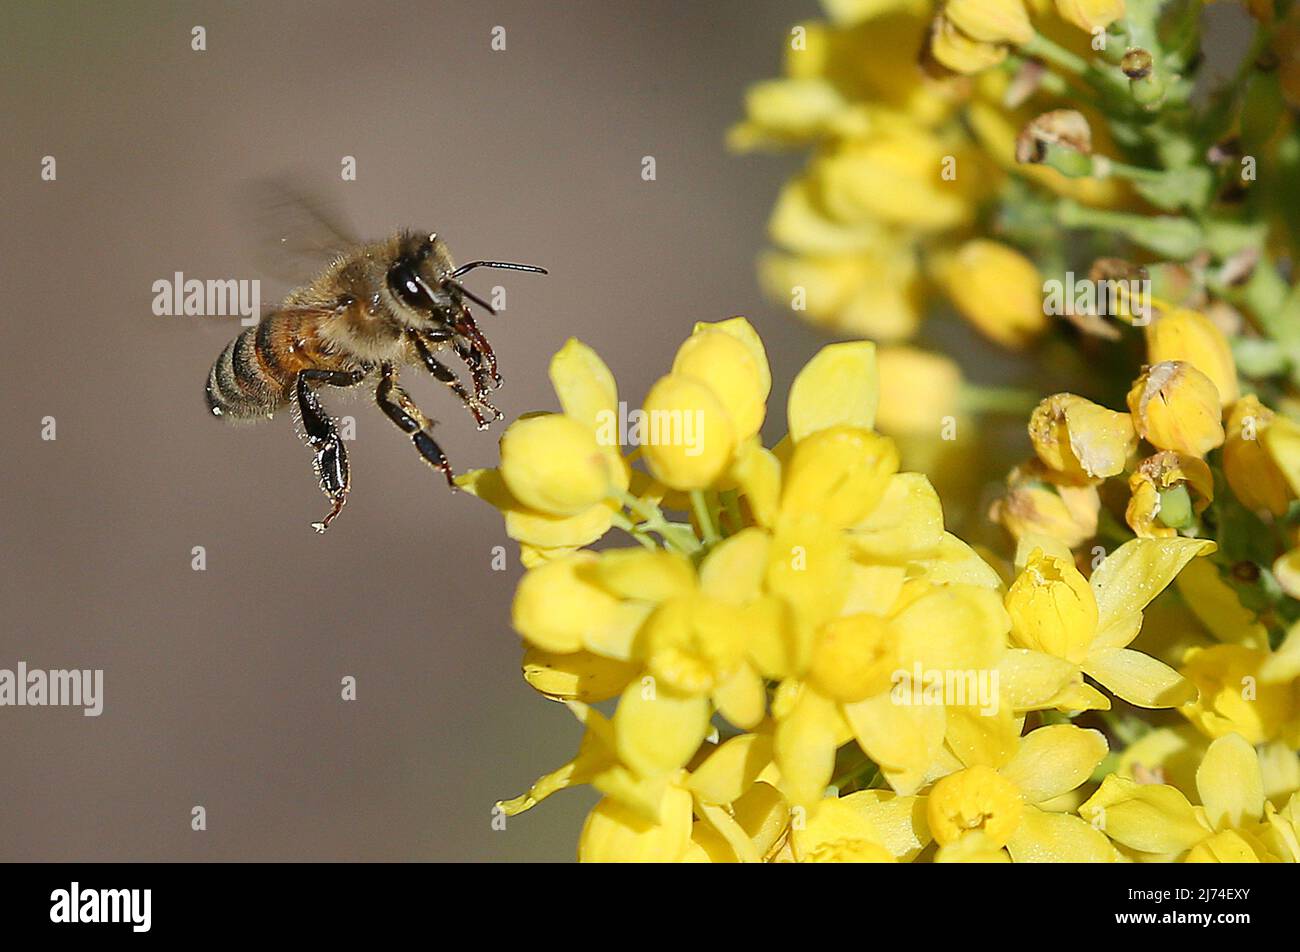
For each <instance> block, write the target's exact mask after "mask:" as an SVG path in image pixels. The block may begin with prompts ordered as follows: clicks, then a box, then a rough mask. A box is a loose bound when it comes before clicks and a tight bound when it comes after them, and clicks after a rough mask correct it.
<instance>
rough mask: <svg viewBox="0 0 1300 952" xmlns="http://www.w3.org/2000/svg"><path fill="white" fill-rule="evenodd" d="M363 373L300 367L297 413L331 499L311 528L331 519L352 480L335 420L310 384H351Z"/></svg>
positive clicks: (326, 524)
mask: <svg viewBox="0 0 1300 952" xmlns="http://www.w3.org/2000/svg"><path fill="white" fill-rule="evenodd" d="M364 377H365V374H364V373H362V372H361V371H343V370H316V369H309V370H303V371H301V372H300V373H299V374H298V379H297V382H296V384H295V391H296V394H297V398H298V415H299V417H300V418H301V419H302V428H303V430H304V431H305V432H306V434H307V442H308V443H309V444H310V445H311V448H312V449H313V450H315V451H316V456H315V458H314V459H313V460H312V468H313V469H315V471H316V478H317V479H318V480H320V488H321V492H323V493H324V494H325V496H326V498H328V499H329V501H330V511H329V512H328V513H327V514H326V515H325V518H324V519H322V520H321V521H320V522H313V523H312V528H313V529H315V530H316V531H317V532H324V531H325V530H326V529H328V528H329V527H330V523H331V522H333V521H334V519H335V517H336V516H337V515H338V514H339V513H340V512H341V511H342V510H343V504H344V503H346V502H347V494H348V487H349V485H350V483H351V470H350V469H349V468H348V452H347V450H346V449H344V447H343V439H342V438H341V437H340V436H339V431H338V428H337V427H336V426H335V425H334V420H333V419H331V417H330V415H329V414H328V413H326V412H325V410H324V408H323V407H322V406H321V404H320V400H319V399H317V397H316V393H315V391H313V390H312V388H311V384H312V383H313V382H315V381H319V382H322V383H326V384H329V385H330V386H334V387H351V386H355V385H356V384H358V383H360V382H361V381H362V379H364Z"/></svg>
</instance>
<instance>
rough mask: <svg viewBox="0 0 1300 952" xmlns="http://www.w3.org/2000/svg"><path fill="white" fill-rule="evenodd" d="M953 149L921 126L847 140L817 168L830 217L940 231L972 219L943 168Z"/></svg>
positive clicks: (964, 198) (847, 221)
mask: <svg viewBox="0 0 1300 952" xmlns="http://www.w3.org/2000/svg"><path fill="white" fill-rule="evenodd" d="M951 152H952V146H951V145H950V144H948V143H945V142H944V140H943V139H941V138H940V137H939V136H937V135H935V134H933V133H932V132H930V131H929V130H928V129H925V128H923V127H921V126H919V125H916V124H908V125H901V124H900V125H897V126H890V127H888V128H886V129H881V130H879V131H876V132H875V133H874V134H873V135H871V136H870V137H868V138H865V139H861V140H852V141H844V142H842V143H840V144H838V145H837V146H835V147H834V148H833V149H832V150H831V151H828V152H827V153H826V154H825V155H823V156H821V157H820V158H818V160H817V162H816V164H815V165H814V166H813V168H814V170H815V174H816V180H817V183H818V185H819V186H820V191H819V193H818V194H819V197H820V199H821V204H822V207H823V208H824V209H825V211H826V213H827V214H828V215H829V216H830V217H831V218H832V219H833V220H835V221H837V222H840V223H842V224H865V225H871V224H878V223H880V222H884V223H885V224H888V225H902V226H904V227H908V228H919V229H924V230H927V231H940V230H943V229H948V228H953V227H955V226H958V225H961V224H965V223H966V222H967V221H969V220H970V218H971V215H972V214H973V211H974V210H973V208H972V205H971V202H970V200H969V198H968V196H967V195H966V193H965V192H964V191H963V190H961V189H959V188H954V187H953V183H951V182H944V181H942V180H941V179H940V178H939V176H938V175H937V174H931V170H932V169H938V168H939V167H940V166H941V164H942V163H943V159H944V156H946V155H949V154H951Z"/></svg>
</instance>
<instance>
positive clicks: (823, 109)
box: [729, 0, 1129, 348]
mask: <svg viewBox="0 0 1300 952" xmlns="http://www.w3.org/2000/svg"><path fill="white" fill-rule="evenodd" d="M823 6H824V7H825V9H826V13H827V16H828V19H827V20H826V21H813V22H808V23H802V24H799V25H798V26H796V27H795V28H794V29H793V30H792V31H791V35H790V38H789V43H788V46H787V49H786V50H785V57H784V66H785V69H784V76H782V77H781V78H779V79H772V80H768V81H765V82H761V83H758V84H756V85H754V86H753V87H751V88H750V90H749V92H748V95H747V96H746V100H745V111H746V118H745V119H744V120H743V121H742V122H740V123H739V124H737V125H736V126H735V127H734V128H733V129H732V130H731V132H730V134H729V145H730V146H731V148H732V149H734V150H736V151H742V152H745V151H752V150H756V149H791V148H807V149H810V150H811V156H810V159H809V162H808V165H807V167H806V169H805V170H804V171H803V173H802V174H800V175H799V176H798V177H796V178H795V179H793V180H792V181H791V182H789V183H788V184H787V185H786V186H785V187H784V189H783V190H782V192H781V194H780V196H779V197H778V199H777V202H776V207H775V209H774V210H773V212H772V216H771V221H770V225H769V232H770V237H771V239H772V241H773V243H774V244H775V246H776V248H775V249H774V250H772V251H769V252H768V253H766V254H765V255H764V256H763V257H762V259H761V261H760V263H759V276H760V280H761V283H762V284H763V286H764V288H765V289H766V291H767V293H768V294H769V296H770V297H771V298H772V299H773V300H775V301H777V302H779V303H781V304H783V305H784V306H786V307H789V308H790V309H791V310H793V311H794V312H795V313H796V314H798V315H799V316H800V317H803V318H805V319H807V320H809V321H811V322H813V323H815V324H817V325H820V326H824V327H827V328H830V329H832V330H834V331H836V332H842V333H848V334H852V335H854V336H858V337H866V338H870V339H873V340H878V341H896V340H900V339H905V338H908V337H911V336H912V335H913V333H914V332H915V331H916V329H917V326H918V324H919V322H920V320H921V316H922V314H923V313H924V312H925V310H926V307H927V304H928V302H929V300H930V299H931V297H932V296H933V292H935V291H937V292H939V293H940V294H941V295H943V296H944V297H946V298H947V300H948V301H949V302H950V303H951V304H952V305H953V306H954V307H955V308H956V309H957V310H958V311H959V312H960V313H961V314H962V315H963V316H964V317H965V318H967V319H968V320H969V321H970V322H971V323H972V324H973V325H974V326H975V327H976V328H977V329H978V330H979V331H980V332H981V333H983V334H984V335H986V336H987V337H989V338H990V339H991V340H993V341H996V342H997V343H999V344H1001V345H1003V346H1006V347H1011V348H1018V347H1021V346H1023V345H1025V344H1027V343H1028V342H1030V341H1031V340H1033V339H1034V338H1035V337H1037V336H1039V335H1040V334H1041V333H1043V332H1044V331H1045V330H1046V329H1047V326H1048V320H1047V317H1046V315H1045V314H1044V311H1043V306H1042V286H1043V279H1042V277H1041V275H1040V273H1039V268H1038V266H1037V265H1036V264H1035V262H1034V261H1033V260H1031V257H1030V256H1029V255H1028V254H1026V253H1025V252H1026V250H1032V249H1027V248H1026V247H1025V246H1024V245H1023V244H1022V246H1020V247H1018V246H1017V243H1016V242H1015V241H1010V240H1006V239H1002V238H998V239H994V238H990V237H985V236H981V235H973V234H972V229H973V228H974V226H976V225H977V224H978V223H979V222H980V221H982V220H984V219H986V218H988V216H989V215H990V214H992V213H993V210H994V209H995V208H996V207H997V206H998V204H999V203H1000V202H1003V201H1004V200H1005V199H1006V198H1007V196H1008V195H1011V194H1015V193H1017V190H1023V189H1024V188H1026V187H1029V186H1032V187H1035V188H1041V189H1044V190H1046V191H1047V192H1049V193H1050V194H1052V195H1059V196H1066V197H1069V198H1072V199H1075V200H1078V201H1079V202H1082V203H1084V204H1085V205H1091V206H1115V205H1118V204H1120V203H1122V202H1124V201H1126V200H1128V198H1129V196H1128V193H1127V192H1126V190H1125V189H1124V188H1123V186H1122V183H1120V182H1118V181H1116V180H1114V179H1111V178H1097V177H1093V178H1074V177H1068V176H1067V175H1065V174H1062V172H1061V171H1059V170H1058V169H1057V168H1056V167H1054V164H1053V161H1052V159H1053V156H1050V155H1049V156H1047V157H1046V158H1043V157H1040V158H1039V159H1038V160H1036V161H1035V162H1034V163H1031V164H1023V163H1024V160H1023V158H1022V159H1021V161H1019V162H1018V161H1017V144H1016V140H1017V136H1018V134H1019V133H1020V132H1021V129H1022V128H1023V127H1024V126H1026V124H1027V123H1029V122H1030V120H1032V119H1033V118H1034V117H1035V116H1036V115H1038V114H1039V113H1041V112H1043V111H1044V110H1046V109H1048V108H1049V107H1051V106H1053V105H1055V104H1056V103H1058V102H1059V101H1060V100H1061V98H1062V95H1063V94H1064V93H1065V92H1066V89H1065V87H1064V86H1063V85H1062V84H1061V82H1060V80H1059V79H1057V78H1055V77H1054V76H1052V75H1051V74H1047V75H1043V74H1041V71H1037V72H1036V71H1034V70H1032V69H1026V70H1025V71H1024V72H1023V73H1022V74H1021V75H1020V76H1013V74H1012V73H1011V72H1010V71H1008V70H1005V69H999V70H992V69H990V67H993V66H996V65H998V64H1002V63H1003V62H1004V61H1005V60H1007V58H1008V56H1011V57H1012V58H1013V59H1015V61H1016V62H1021V63H1027V62H1029V60H1028V57H1031V56H1038V55H1044V53H1045V51H1046V52H1050V51H1056V50H1058V49H1060V47H1058V46H1057V45H1056V42H1055V41H1054V40H1052V39H1049V38H1048V35H1051V36H1052V37H1055V38H1057V39H1059V40H1060V42H1061V43H1064V44H1066V45H1067V46H1072V47H1078V48H1085V49H1086V48H1087V44H1088V43H1089V42H1090V41H1091V39H1092V35H1091V34H1092V32H1093V30H1095V29H1101V28H1104V27H1106V26H1107V25H1108V24H1110V23H1111V22H1112V21H1114V20H1116V19H1117V18H1118V17H1120V16H1122V15H1123V13H1124V0H1056V4H1055V7H1054V8H1053V6H1052V4H1051V3H1050V2H1049V3H1043V2H1036V3H1034V2H1031V3H1030V4H1029V5H1028V7H1029V9H1030V10H1032V12H1033V14H1034V21H1033V22H1031V19H1030V16H1029V12H1027V7H1026V4H1025V3H1024V2H1022V0H947V2H946V3H933V2H928V0H885V2H880V0H870V2H851V0H823ZM1035 23H1036V24H1037V28H1036V26H1035ZM1062 55H1066V54H1065V51H1062ZM918 59H920V60H921V61H922V62H920V63H918ZM1009 103H1010V104H1012V105H1008V104H1009ZM1076 115H1079V114H1076ZM1082 120H1083V117H1082V115H1080V121H1082ZM1084 129H1085V131H1086V129H1087V124H1086V122H1085V124H1084ZM1100 144H1102V143H1099V145H1100ZM1057 151H1058V152H1059V151H1060V150H1057Z"/></svg>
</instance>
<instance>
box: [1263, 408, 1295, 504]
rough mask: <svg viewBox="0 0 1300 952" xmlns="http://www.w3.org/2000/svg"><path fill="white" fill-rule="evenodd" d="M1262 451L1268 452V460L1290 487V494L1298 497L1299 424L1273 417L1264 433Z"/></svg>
mask: <svg viewBox="0 0 1300 952" xmlns="http://www.w3.org/2000/svg"><path fill="white" fill-rule="evenodd" d="M1264 449H1266V450H1268V455H1269V458H1270V459H1271V460H1272V461H1273V464H1274V465H1275V466H1277V468H1278V471H1279V472H1280V473H1281V474H1282V476H1283V478H1284V479H1285V480H1286V482H1287V485H1288V486H1290V487H1291V492H1292V494H1294V495H1298V496H1300V424H1298V423H1296V422H1295V421H1294V420H1290V419H1288V418H1286V417H1282V416H1279V417H1274V419H1273V422H1272V424H1271V425H1270V426H1269V427H1268V429H1267V430H1265V432H1264Z"/></svg>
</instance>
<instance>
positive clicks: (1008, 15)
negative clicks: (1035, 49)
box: [943, 0, 1034, 44]
mask: <svg viewBox="0 0 1300 952" xmlns="http://www.w3.org/2000/svg"><path fill="white" fill-rule="evenodd" d="M943 13H944V16H946V17H947V18H948V19H949V20H951V21H952V23H953V25H954V26H956V27H957V28H958V29H959V30H961V31H962V32H963V33H965V34H966V35H967V36H969V37H970V38H971V39H972V40H979V41H980V42H982V43H1015V44H1020V43H1028V42H1029V41H1030V40H1031V39H1032V38H1033V36H1034V28H1033V27H1032V26H1031V25H1030V23H1029V14H1028V13H1026V12H1025V5H1024V3H1023V2H1022V0H948V2H947V3H946V4H944V8H943Z"/></svg>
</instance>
